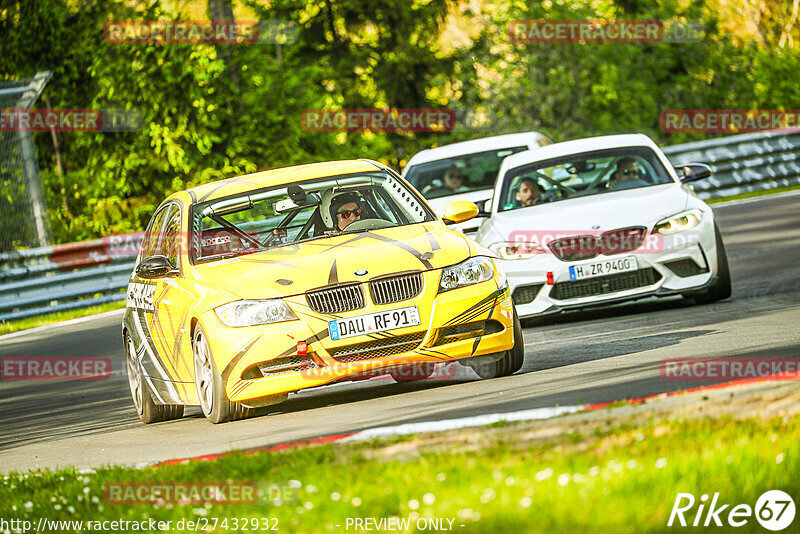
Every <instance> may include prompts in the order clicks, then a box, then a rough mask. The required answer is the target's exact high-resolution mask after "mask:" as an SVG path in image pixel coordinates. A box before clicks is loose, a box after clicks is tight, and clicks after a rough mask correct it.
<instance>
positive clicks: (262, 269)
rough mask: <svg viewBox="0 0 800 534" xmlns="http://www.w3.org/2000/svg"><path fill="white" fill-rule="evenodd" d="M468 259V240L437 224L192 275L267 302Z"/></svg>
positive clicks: (333, 240)
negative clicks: (268, 299) (319, 289)
mask: <svg viewBox="0 0 800 534" xmlns="http://www.w3.org/2000/svg"><path fill="white" fill-rule="evenodd" d="M469 256H470V248H469V245H468V243H467V241H466V239H465V238H464V237H463V236H462V235H461V234H459V233H457V232H454V231H452V230H450V229H448V228H446V227H445V226H444V225H443V224H442V223H441V222H439V221H436V222H430V223H420V224H414V225H409V226H401V227H398V228H383V229H380V230H370V231H367V232H361V233H354V234H343V235H339V236H334V237H329V238H321V239H317V240H314V241H308V242H305V243H299V244H297V245H287V246H283V247H279V248H275V249H272V250H266V251H264V252H258V253H255V254H248V255H246V256H240V257H238V258H230V259H227V260H220V261H216V262H211V263H207V264H198V265H197V266H195V268H194V272H195V278H196V279H197V280H199V281H201V282H205V283H210V284H215V285H217V286H221V287H224V288H225V289H227V290H228V291H232V292H233V293H236V294H237V295H239V296H240V297H242V298H246V299H266V298H275V297H281V296H291V295H297V294H301V293H304V292H306V291H308V290H309V289H315V288H319V287H322V286H327V285H329V284H336V283H345V282H364V281H367V280H370V279H372V278H375V277H378V276H384V275H387V274H392V273H398V272H403V271H426V270H431V269H440V268H442V267H447V266H449V265H453V264H455V263H458V262H460V261H463V260H465V259H466V258H467V257H469ZM364 270H366V271H367V272H366V273H363V274H362V275H361V276H358V275H356V271H364Z"/></svg>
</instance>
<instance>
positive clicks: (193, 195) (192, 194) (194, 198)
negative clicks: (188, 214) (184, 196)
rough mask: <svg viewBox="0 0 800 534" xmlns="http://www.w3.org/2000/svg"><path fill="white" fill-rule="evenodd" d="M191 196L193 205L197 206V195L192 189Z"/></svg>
mask: <svg viewBox="0 0 800 534" xmlns="http://www.w3.org/2000/svg"><path fill="white" fill-rule="evenodd" d="M189 196H190V197H192V204H197V195H195V194H194V191H192V190H191V189H190V190H189Z"/></svg>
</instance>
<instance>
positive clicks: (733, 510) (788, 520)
mask: <svg viewBox="0 0 800 534" xmlns="http://www.w3.org/2000/svg"><path fill="white" fill-rule="evenodd" d="M695 505H697V506H696V507H695ZM795 512H796V510H795V505H794V501H793V500H792V498H791V497H790V496H789V495H788V494H787V493H785V492H783V491H780V490H770V491H767V492H764V493H763V494H762V495H761V496H760V497H759V498H758V500H757V501H756V505H755V506H754V507H751V506H750V505H749V504H737V505H735V506H732V505H731V504H726V503H723V502H722V501H721V500H720V498H719V493H715V494H714V495H713V496H712V498H711V501H710V502H709V496H708V495H706V494H703V495H701V496H700V499H696V498H695V496H694V495H692V494H691V493H678V495H677V497H675V502H674V503H673V505H672V511H671V512H670V514H669V521H667V526H668V527H671V526H673V525H674V526H681V527H686V526H693V527H725V526H727V527H734V528H738V527H743V526H745V525H747V524H748V523H749V522H750V521H751V520H752V519H753V517H755V519H756V521H758V523H759V524H760V525H761V526H762V527H764V528H765V529H767V530H772V531H779V530H784V529H786V528H787V527H789V526H790V525H791V524H792V522H793V521H794V516H795Z"/></svg>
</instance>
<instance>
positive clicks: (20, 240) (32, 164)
mask: <svg viewBox="0 0 800 534" xmlns="http://www.w3.org/2000/svg"><path fill="white" fill-rule="evenodd" d="M50 77H51V73H50V72H40V73H38V74H36V76H34V77H33V78H30V79H28V80H20V81H10V82H0V109H6V108H13V109H29V108H31V107H32V106H33V104H34V103H35V102H36V101H37V100H38V99H39V96H40V95H41V94H42V90H43V89H44V86H45V85H46V84H47V82H48V80H50ZM0 190H1V191H2V193H3V194H2V195H0V252H2V251H6V250H14V249H17V248H22V247H42V246H45V245H47V244H48V243H49V242H50V240H49V237H50V231H49V228H48V225H47V208H46V206H45V201H44V193H43V192H42V183H41V180H40V178H39V163H38V160H37V158H36V147H35V146H34V144H33V136H32V135H31V133H30V132H23V131H20V132H5V131H3V130H2V129H0Z"/></svg>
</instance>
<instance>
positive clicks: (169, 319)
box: [149, 202, 194, 399]
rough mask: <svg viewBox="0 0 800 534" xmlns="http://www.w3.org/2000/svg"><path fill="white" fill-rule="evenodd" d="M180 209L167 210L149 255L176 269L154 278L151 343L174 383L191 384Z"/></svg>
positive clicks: (174, 206)
mask: <svg viewBox="0 0 800 534" xmlns="http://www.w3.org/2000/svg"><path fill="white" fill-rule="evenodd" d="M182 211H183V208H182V205H181V204H180V203H178V202H174V203H172V204H171V205H170V206H169V211H168V212H167V214H166V215H165V217H164V223H163V227H162V229H161V232H160V238H159V239H158V240H157V242H155V243H154V246H153V248H152V249H151V250H150V251H149V252H150V253H151V254H160V255H163V256H166V257H167V259H168V260H169V261H170V263H171V264H172V265H173V266H174V267H175V272H174V273H173V274H169V275H167V276H164V277H162V278H157V279H155V280H154V281H155V282H156V287H155V292H154V295H153V313H152V319H151V321H152V327H153V332H154V339H155V340H157V341H156V344H157V346H158V349H159V353H160V354H161V356H162V359H163V361H164V364H165V367H166V368H167V370H168V372H169V375H170V377H171V378H172V380H173V381H174V382H180V383H188V382H193V377H194V369H193V363H192V353H191V342H190V339H189V336H191V332H190V331H189V325H188V321H189V309H190V296H189V295H190V294H189V292H188V291H187V289H186V284H187V282H186V280H185V278H184V276H183V269H182V267H183V266H182V265H181V248H182V247H183V246H184V244H185V241H186V240H184V239H182V236H183V235H185V232H184V230H183V224H182V223H183V213H182ZM179 389H181V391H182V397H183V398H184V399H185V398H187V395H188V396H189V397H191V388H188V387H186V386H184V385H179Z"/></svg>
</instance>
